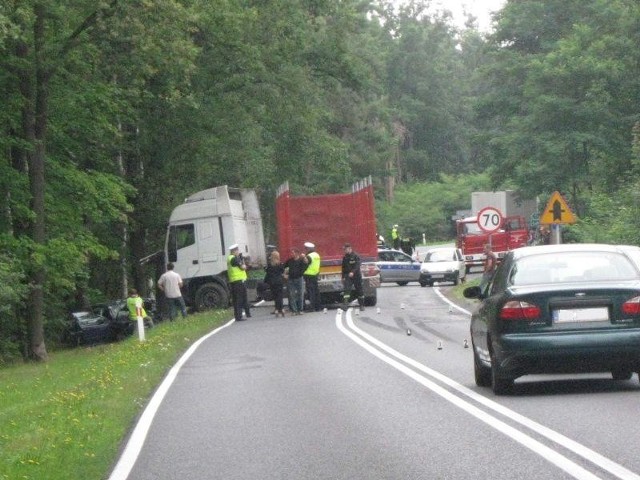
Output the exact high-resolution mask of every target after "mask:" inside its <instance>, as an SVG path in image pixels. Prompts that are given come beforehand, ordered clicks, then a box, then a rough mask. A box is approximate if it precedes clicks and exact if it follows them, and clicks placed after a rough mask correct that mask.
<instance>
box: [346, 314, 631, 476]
mask: <svg viewBox="0 0 640 480" xmlns="http://www.w3.org/2000/svg"><path fill="white" fill-rule="evenodd" d="M346 321H347V324H348V325H349V328H351V329H352V330H353V331H355V332H357V335H356V334H355V333H353V332H352V331H350V330H348V329H347V328H345V326H344V325H343V324H342V314H341V313H338V314H337V315H336V326H337V327H338V329H339V330H340V331H342V332H343V333H344V334H345V335H347V336H348V337H349V338H351V339H352V340H353V341H354V342H356V343H357V344H358V345H360V346H361V347H362V348H364V349H365V350H367V351H368V352H369V353H371V354H372V355H374V356H376V357H378V358H379V359H380V360H382V361H384V362H385V363H387V364H389V365H391V366H392V367H394V368H396V369H397V370H399V371H401V372H402V373H404V374H405V375H407V376H409V377H410V378H412V379H413V380H415V381H416V382H418V383H420V384H421V385H423V386H425V387H427V388H428V389H430V390H431V391H433V392H434V393H436V394H437V395H440V396H441V397H443V398H444V399H446V400H447V401H449V402H451V403H452V404H454V405H456V406H457V407H459V408H461V409H462V410H464V411H466V412H467V413H469V414H471V415H473V416H475V417H476V418H478V419H479V420H481V421H483V422H484V423H486V424H487V425H489V426H491V427H493V428H495V429H496V430H498V431H500V432H502V433H504V434H505V435H507V436H509V437H510V438H512V439H514V440H515V441H517V442H518V443H520V444H522V445H523V446H525V447H527V448H529V449H530V450H532V451H533V452H535V453H537V454H538V455H540V456H542V457H543V458H545V459H547V460H548V461H550V462H551V463H553V464H554V465H556V466H557V467H559V468H561V469H562V470H564V471H565V472H567V473H568V474H570V475H571V476H573V477H574V478H577V479H580V480H583V479H598V478H599V477H597V476H596V475H594V474H593V473H591V472H589V471H588V470H586V469H584V468H583V467H581V466H580V465H578V464H576V463H575V462H572V461H571V460H569V459H568V458H567V457H565V456H564V455H561V454H560V453H558V452H556V451H555V450H553V449H551V448H549V447H547V446H545V445H544V444H542V443H540V442H538V441H537V440H535V439H533V438H532V437H530V436H528V435H526V434H525V433H523V432H521V431H519V430H517V429H515V428H513V427H511V426H509V425H507V424H506V423H504V422H503V421H501V420H499V419H498V418H496V417H494V416H492V415H489V414H488V413H486V412H484V411H482V410H480V409H479V408H478V407H476V406H474V405H472V404H471V403H469V402H467V401H465V400H463V399H462V398H461V397H458V396H456V395H454V394H453V393H451V392H449V391H448V390H446V389H444V388H443V387H441V386H439V385H438V384H436V383H434V382H433V381H431V380H429V379H427V378H426V377H424V376H422V375H420V374H418V373H417V372H416V371H414V370H412V369H410V368H408V367H407V366H406V365H403V364H402V363H400V362H399V361H398V360H400V361H402V362H404V363H406V364H408V365H411V366H412V367H413V368H415V369H417V370H419V371H421V372H423V373H425V374H426V375H429V376H430V377H432V378H434V379H437V380H438V381H440V382H442V383H444V384H446V385H448V386H449V387H451V388H453V389H454V390H456V391H458V392H459V393H461V394H463V395H465V396H467V397H469V398H471V399H473V400H475V401H476V402H478V403H480V404H482V405H484V406H485V407H488V408H489V409H491V410H493V411H495V412H497V413H500V414H501V415H504V416H505V417H507V418H509V419H511V420H512V421H515V422H516V423H519V424H521V425H523V426H526V427H527V428H529V429H531V430H533V431H535V432H536V433H539V434H541V435H543V436H544V437H546V438H548V439H550V440H552V441H553V442H555V443H557V444H558V445H561V446H562V447H564V448H566V449H568V450H570V451H572V452H574V453H576V454H578V455H580V456H581V457H583V458H584V459H586V460H587V461H589V462H591V463H593V464H595V465H596V466H598V467H600V468H602V469H604V470H606V471H608V472H610V473H611V474H613V475H615V476H616V477H618V478H620V479H624V480H640V476H638V475H636V474H635V473H634V472H632V471H630V470H628V469H626V468H624V467H623V466H622V465H619V464H617V463H615V462H613V461H612V460H609V459H608V458H606V457H604V456H602V455H600V454H598V453H597V452H595V451H593V450H591V449H589V448H587V447H585V446H584V445H581V444H579V443H578V442H575V441H573V440H571V439H569V438H567V437H565V436H564V435H561V434H559V433H557V432H555V431H553V430H551V429H549V428H547V427H545V426H543V425H540V424H538V423H537V422H534V421H533V420H530V419H528V418H526V417H524V416H522V415H520V414H518V413H516V412H514V411H512V410H510V409H508V408H506V407H503V406H502V405H500V404H498V403H496V402H494V401H492V400H489V399H488V398H486V397H483V396H482V395H479V394H477V393H475V392H474V391H472V390H470V389H468V388H466V387H464V386H463V385H461V384H459V383H457V382H455V381H454V380H452V379H450V378H449V377H446V376H445V375H443V374H441V373H439V372H437V371H435V370H432V369H430V368H428V367H426V366H424V365H422V364H421V363H418V362H416V361H415V360H413V359H411V358H409V357H407V356H405V355H403V354H401V353H400V352H398V351H396V350H394V349H392V348H391V347H389V346H388V345H386V344H384V343H382V342H380V341H379V340H378V339H376V338H374V337H372V336H371V335H369V334H367V333H366V332H364V331H363V330H361V329H359V328H358V327H356V326H355V324H354V323H353V320H352V318H351V311H350V310H349V311H347V315H346ZM364 339H366V341H365V340H364ZM367 342H370V343H367ZM373 345H375V346H376V347H377V348H379V349H381V350H384V351H385V352H387V353H388V354H390V355H392V356H393V357H395V358H396V359H398V360H395V359H393V358H391V357H389V356H387V355H385V354H384V353H382V352H381V351H380V350H378V349H376V348H375V347H374V346H373Z"/></svg>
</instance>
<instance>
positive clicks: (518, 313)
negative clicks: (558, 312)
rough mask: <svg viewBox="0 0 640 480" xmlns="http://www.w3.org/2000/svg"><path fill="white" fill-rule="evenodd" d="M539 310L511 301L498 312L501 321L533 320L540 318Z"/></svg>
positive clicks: (525, 303)
mask: <svg viewBox="0 0 640 480" xmlns="http://www.w3.org/2000/svg"><path fill="white" fill-rule="evenodd" d="M540 313H541V312H540V308H539V307H538V306H536V305H533V304H531V303H528V302H521V301H518V300H512V301H510V302H507V303H505V304H504V306H503V307H502V309H501V310H500V319H502V320H535V319H536V318H539V317H540Z"/></svg>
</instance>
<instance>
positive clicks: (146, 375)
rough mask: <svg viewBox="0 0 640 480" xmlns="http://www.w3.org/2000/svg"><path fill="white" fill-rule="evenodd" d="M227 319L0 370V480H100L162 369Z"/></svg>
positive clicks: (206, 319)
mask: <svg viewBox="0 0 640 480" xmlns="http://www.w3.org/2000/svg"><path fill="white" fill-rule="evenodd" d="M231 316H232V315H231V314H230V313H229V312H228V311H216V312H209V313H202V314H195V315H191V316H189V317H188V318H187V319H186V320H178V321H175V322H163V323H160V324H159V325H157V326H156V327H155V328H153V329H150V330H147V331H146V336H147V340H146V341H145V342H139V341H138V337H137V334H135V335H134V336H133V337H130V338H128V339H126V340H124V341H122V342H118V343H111V344H107V345H100V346H95V347H86V348H76V349H73V350H64V351H58V352H54V353H52V354H50V359H49V361H48V362H47V363H43V364H20V365H14V366H10V367H6V368H3V369H1V370H0V426H1V427H0V479H2V480H5V479H6V480H9V479H11V480H14V479H25V480H42V479H47V480H57V479H60V480H68V479H80V478H82V479H100V478H106V477H107V474H108V473H109V470H110V468H111V467H112V465H113V462H114V461H115V459H116V457H117V455H118V452H119V448H120V445H121V442H122V440H123V439H124V437H125V435H126V434H127V432H128V430H129V428H130V427H131V425H132V422H133V421H134V420H135V418H136V416H137V415H139V414H140V413H141V411H142V409H143V408H144V406H145V405H146V403H147V400H148V398H149V397H150V395H151V394H152V393H153V391H154V389H155V388H156V386H157V385H159V384H160V382H161V380H162V378H163V377H164V375H165V374H166V372H167V371H168V369H169V368H170V367H171V366H172V365H173V364H174V363H175V362H176V361H177V359H178V358H179V357H180V355H181V354H182V353H184V351H186V350H187V348H188V347H189V346H190V345H191V344H193V343H194V341H196V340H197V339H198V338H200V337H201V336H203V335H204V334H206V333H207V332H210V331H211V330H213V329H214V328H216V327H218V326H220V325H222V324H223V323H225V322H226V321H227V320H229V319H230V318H231Z"/></svg>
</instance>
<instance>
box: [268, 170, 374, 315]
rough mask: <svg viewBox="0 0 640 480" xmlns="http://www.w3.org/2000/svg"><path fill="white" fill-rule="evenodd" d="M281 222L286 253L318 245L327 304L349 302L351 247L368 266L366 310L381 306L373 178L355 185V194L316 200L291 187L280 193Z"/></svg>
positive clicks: (285, 186) (280, 234) (280, 236)
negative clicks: (345, 262) (346, 263)
mask: <svg viewBox="0 0 640 480" xmlns="http://www.w3.org/2000/svg"><path fill="white" fill-rule="evenodd" d="M276 218H277V227H278V248H279V249H280V252H281V254H283V255H285V256H286V255H288V253H289V252H290V251H291V248H292V247H297V248H299V249H300V250H301V251H302V250H303V245H304V243H305V242H311V243H313V244H315V246H316V251H317V252H318V253H319V254H320V258H321V266H320V275H319V278H318V286H319V290H320V298H321V302H322V303H323V304H325V305H330V304H336V303H342V302H343V293H344V288H343V284H342V274H341V267H342V257H343V255H344V250H343V246H344V244H345V243H350V244H351V245H352V246H353V250H354V251H355V252H356V253H357V254H358V255H359V256H360V259H361V261H362V265H361V271H362V278H363V289H364V296H365V305H367V306H372V305H375V304H376V302H377V288H378V287H379V286H380V270H379V269H378V267H377V266H376V263H375V262H376V259H377V255H378V246H377V236H376V219H375V207H374V197H373V186H372V183H371V178H370V177H369V178H366V179H364V180H362V181H360V182H358V183H356V184H355V185H353V186H352V188H351V192H350V193H342V194H328V195H314V196H293V195H291V193H290V191H289V184H288V182H285V183H284V184H282V185H281V186H280V187H279V188H278V191H277V196H276Z"/></svg>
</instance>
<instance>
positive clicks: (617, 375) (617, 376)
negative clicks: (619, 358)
mask: <svg viewBox="0 0 640 480" xmlns="http://www.w3.org/2000/svg"><path fill="white" fill-rule="evenodd" d="M632 375H633V372H631V370H622V369H618V370H613V371H612V372H611V376H612V377H613V379H614V380H630V379H631V376H632Z"/></svg>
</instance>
